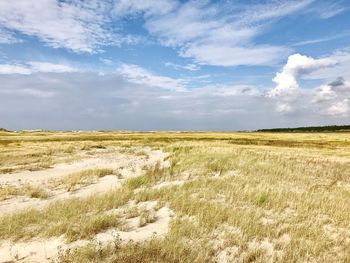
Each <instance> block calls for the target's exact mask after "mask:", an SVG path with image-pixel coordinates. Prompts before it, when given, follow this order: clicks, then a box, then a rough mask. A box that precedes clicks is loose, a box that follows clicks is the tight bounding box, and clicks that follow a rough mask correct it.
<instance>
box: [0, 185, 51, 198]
mask: <svg viewBox="0 0 350 263" xmlns="http://www.w3.org/2000/svg"><path fill="white" fill-rule="evenodd" d="M15 196H27V197H29V198H40V199H46V198H48V197H49V196H50V195H49V193H48V192H47V191H46V190H45V189H43V188H42V187H39V186H32V185H29V184H26V185H23V186H4V187H0V201H3V200H6V199H9V198H12V197H15Z"/></svg>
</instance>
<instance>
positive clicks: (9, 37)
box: [0, 27, 22, 44]
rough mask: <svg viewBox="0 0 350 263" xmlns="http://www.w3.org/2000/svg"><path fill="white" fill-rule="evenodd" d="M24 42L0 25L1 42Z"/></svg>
mask: <svg viewBox="0 0 350 263" xmlns="http://www.w3.org/2000/svg"><path fill="white" fill-rule="evenodd" d="M20 42H22V41H21V40H20V39H18V38H16V37H15V36H14V34H13V33H11V32H9V31H8V30H5V29H4V28H1V27H0V44H13V43H20Z"/></svg>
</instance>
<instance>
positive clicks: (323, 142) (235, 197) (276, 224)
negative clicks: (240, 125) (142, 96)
mask: <svg viewBox="0 0 350 263" xmlns="http://www.w3.org/2000/svg"><path fill="white" fill-rule="evenodd" d="M111 146H117V147H121V148H122V149H124V150H125V149H131V147H134V146H142V147H143V146H145V147H146V146H148V147H152V148H157V149H161V150H163V151H164V152H166V153H168V155H167V160H168V161H169V164H170V165H169V167H167V168H161V167H160V166H159V165H155V166H154V167H145V172H144V174H143V175H142V176H139V177H135V178H132V179H129V180H127V181H126V182H125V183H124V185H123V186H122V187H121V188H119V189H117V190H115V191H112V192H108V193H105V194H101V195H96V196H91V197H89V198H85V199H73V200H65V201H62V202H59V203H55V204H52V205H50V206H49V207H47V208H45V209H44V210H41V211H37V210H27V211H23V212H20V213H16V214H13V215H6V216H3V217H0V237H2V238H4V239H11V240H19V239H29V238H32V237H34V236H40V237H42V238H47V237H51V236H60V235H64V236H65V237H66V239H67V240H68V241H74V240H79V239H83V238H84V239H89V238H91V237H93V235H94V234H96V233H99V232H101V231H103V230H106V229H108V228H111V227H117V228H118V227H119V228H122V227H123V219H121V218H119V217H118V215H114V216H112V215H110V214H108V213H106V212H107V211H109V210H111V209H116V208H119V207H122V206H123V205H125V204H126V203H127V202H128V201H130V200H134V201H135V202H142V201H158V203H159V204H160V205H159V206H161V205H165V204H166V205H167V206H169V208H170V209H171V210H172V211H173V212H174V217H173V218H172V221H171V225H170V229H169V232H168V234H167V235H166V236H165V237H164V239H160V238H159V239H157V238H153V239H149V240H146V241H143V242H140V243H127V244H124V243H123V244H122V243H120V242H119V241H118V239H117V238H116V241H115V242H114V243H111V244H110V245H109V246H103V247H101V246H100V245H99V244H95V243H93V242H92V243H91V244H89V245H87V246H83V247H80V248H79V249H76V250H71V251H68V252H65V253H63V254H60V257H59V262H101V261H103V262H225V260H227V261H226V262H348V260H349V258H350V202H349V200H350V134H349V133H327V134H322V133H307V134H303V133H293V134H288V133H279V134H272V133H175V132H173V133H170V132H168V133H166V132H159V133H137V132H135V133H128V132H79V133H78V132H76V133H73V132H61V133H55V132H34V133H33V132H32V133H30V132H20V133H7V132H0V173H8V172H11V173H13V172H16V171H21V170H26V169H32V170H36V169H44V168H46V167H49V166H51V165H54V164H57V163H62V162H68V161H70V160H72V159H79V158H82V156H83V157H86V156H92V155H98V154H99V151H98V150H99V149H103V150H105V151H109V147H111ZM111 151H112V150H111ZM112 172H113V171H109V170H106V171H103V170H101V171H90V172H82V173H78V174H75V175H74V176H73V177H71V179H70V180H71V181H67V180H66V182H67V185H68V186H71V185H73V186H74V185H76V184H78V183H81V182H83V181H84V180H90V179H89V178H91V176H92V177H96V176H97V177H99V176H103V175H106V174H110V173H112ZM0 176H1V174H0ZM175 181H176V182H178V181H181V182H182V184H179V185H171V182H175ZM162 183H168V186H167V187H157V186H158V185H160V184H162ZM1 191H2V190H1V189H0V198H1ZM3 191H5V190H3ZM129 213H130V214H133V213H137V214H140V213H141V214H142V218H143V219H142V220H143V221H142V222H140V226H142V224H144V223H145V224H146V223H147V222H148V221H149V222H151V221H152V220H155V218H154V215H151V214H149V213H146V212H142V211H141V212H140V211H136V212H135V211H129ZM131 216H132V215H130V217H131ZM86 218H88V220H85V219H86ZM47 226H49V227H47Z"/></svg>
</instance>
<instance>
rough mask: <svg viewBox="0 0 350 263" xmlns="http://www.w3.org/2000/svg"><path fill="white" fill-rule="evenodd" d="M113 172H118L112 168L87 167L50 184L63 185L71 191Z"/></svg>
mask: <svg viewBox="0 0 350 263" xmlns="http://www.w3.org/2000/svg"><path fill="white" fill-rule="evenodd" d="M113 174H118V173H117V172H116V171H114V170H113V169H89V170H83V171H79V172H75V173H72V174H70V175H67V176H65V177H64V178H63V179H61V180H59V181H55V182H53V183H52V184H53V185H54V187H57V186H63V187H64V188H65V189H66V190H67V191H68V192H72V191H75V190H77V189H78V188H80V187H83V186H86V185H89V184H92V183H93V182H95V181H97V179H98V178H101V177H103V176H106V175H113Z"/></svg>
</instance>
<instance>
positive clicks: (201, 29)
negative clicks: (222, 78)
mask: <svg viewBox="0 0 350 263" xmlns="http://www.w3.org/2000/svg"><path fill="white" fill-rule="evenodd" d="M150 2H154V1H150ZM150 2H149V1H146V3H148V4H147V8H144V7H140V5H142V4H140V5H135V4H134V1H132V3H133V4H128V5H127V6H128V9H127V10H128V13H129V14H132V13H133V12H134V14H139V13H141V12H145V13H146V14H145V20H146V22H145V27H146V29H147V30H148V31H149V32H150V33H151V34H152V35H154V36H156V37H158V39H159V40H160V42H161V43H162V44H163V45H165V46H171V47H174V48H177V49H178V48H179V51H180V52H179V54H180V55H181V56H184V57H189V58H193V59H194V60H195V61H196V62H197V63H201V64H208V65H217V66H237V65H272V64H275V63H276V62H278V61H279V60H280V59H281V58H282V57H283V56H284V55H286V54H288V53H289V50H288V48H286V47H283V46H272V45H257V44H254V38H255V37H256V36H257V35H259V34H262V32H263V30H264V28H263V25H265V24H266V23H268V22H271V20H272V19H276V18H279V17H282V16H286V15H289V14H292V13H295V12H297V11H300V10H302V9H303V8H305V7H306V6H308V5H309V4H311V3H312V2H313V1H311V0H306V1H302V2H301V1H291V2H288V3H286V2H284V1H276V2H274V3H272V4H264V5H261V4H257V5H245V6H244V8H243V11H242V10H239V9H235V10H232V12H230V10H229V8H232V6H235V5H232V4H225V3H220V4H212V3H209V2H207V1H189V2H185V3H182V4H178V5H175V4H173V5H171V8H169V9H166V8H163V9H162V10H163V12H162V13H161V14H160V13H158V12H156V11H155V10H156V8H157V7H156V5H151V4H149V3H150ZM172 2H174V1H172ZM150 9H151V10H154V11H149V10H150ZM227 9H228V10H227ZM167 10H168V11H167ZM169 10H171V11H169Z"/></svg>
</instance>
